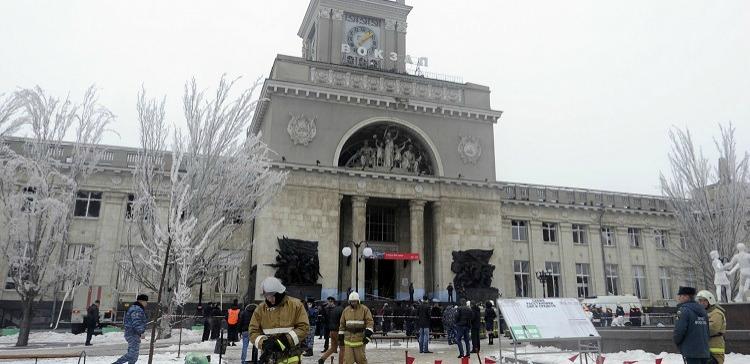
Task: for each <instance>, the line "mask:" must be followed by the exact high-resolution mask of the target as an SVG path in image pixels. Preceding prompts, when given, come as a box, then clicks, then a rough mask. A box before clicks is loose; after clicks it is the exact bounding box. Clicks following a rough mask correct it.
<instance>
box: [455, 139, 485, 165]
mask: <svg viewBox="0 0 750 364" xmlns="http://www.w3.org/2000/svg"><path fill="white" fill-rule="evenodd" d="M458 155H459V157H461V160H462V161H463V162H464V163H466V164H476V163H477V162H478V161H479V158H480V157H482V145H481V144H479V138H477V137H475V136H464V135H462V136H459V137H458Z"/></svg>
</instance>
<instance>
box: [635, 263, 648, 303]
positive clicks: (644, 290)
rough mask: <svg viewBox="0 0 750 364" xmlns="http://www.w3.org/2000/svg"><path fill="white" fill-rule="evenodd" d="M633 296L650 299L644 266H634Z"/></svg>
mask: <svg viewBox="0 0 750 364" xmlns="http://www.w3.org/2000/svg"><path fill="white" fill-rule="evenodd" d="M633 294H634V295H635V296H636V297H638V298H640V299H646V298H648V287H646V267H645V266H642V265H634V266H633Z"/></svg>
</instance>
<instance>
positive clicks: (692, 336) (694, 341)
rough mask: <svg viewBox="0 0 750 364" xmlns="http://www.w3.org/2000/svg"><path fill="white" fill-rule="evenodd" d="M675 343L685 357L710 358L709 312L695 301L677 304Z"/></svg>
mask: <svg viewBox="0 0 750 364" xmlns="http://www.w3.org/2000/svg"><path fill="white" fill-rule="evenodd" d="M673 338H674V343H675V344H677V347H678V348H680V353H681V354H682V356H683V357H685V358H710V357H711V353H710V352H709V351H708V314H707V313H706V310H705V309H704V308H703V306H701V305H700V304H698V303H697V302H695V301H689V302H685V303H681V304H679V305H677V323H676V324H675V326H674V336H673Z"/></svg>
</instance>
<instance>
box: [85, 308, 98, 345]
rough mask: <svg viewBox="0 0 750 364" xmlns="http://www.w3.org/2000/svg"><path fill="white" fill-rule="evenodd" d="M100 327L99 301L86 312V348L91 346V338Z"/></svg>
mask: <svg viewBox="0 0 750 364" xmlns="http://www.w3.org/2000/svg"><path fill="white" fill-rule="evenodd" d="M98 325H99V300H96V301H94V303H93V304H92V305H91V306H89V308H88V309H87V310H86V346H91V345H92V344H91V337H92V336H94V331H95V330H96V327H97V326H98Z"/></svg>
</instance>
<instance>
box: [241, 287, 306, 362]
mask: <svg viewBox="0 0 750 364" xmlns="http://www.w3.org/2000/svg"><path fill="white" fill-rule="evenodd" d="M309 331H310V323H309V322H308V320H307V310H305V305H304V304H302V302H301V301H300V300H298V299H296V298H294V297H289V296H284V298H282V299H281V302H280V303H279V304H278V305H275V306H274V307H269V306H268V304H267V303H266V302H263V303H261V304H260V305H258V308H256V309H255V312H254V313H253V317H252V318H251V319H250V342H252V343H253V345H255V347H256V348H258V349H262V348H263V341H265V340H266V339H267V338H269V337H270V336H272V335H286V339H287V342H289V343H291V344H292V345H295V346H297V345H299V344H300V343H301V342H304V341H305V338H306V337H307V334H308V333H309Z"/></svg>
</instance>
